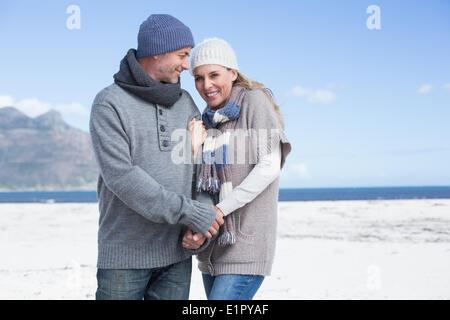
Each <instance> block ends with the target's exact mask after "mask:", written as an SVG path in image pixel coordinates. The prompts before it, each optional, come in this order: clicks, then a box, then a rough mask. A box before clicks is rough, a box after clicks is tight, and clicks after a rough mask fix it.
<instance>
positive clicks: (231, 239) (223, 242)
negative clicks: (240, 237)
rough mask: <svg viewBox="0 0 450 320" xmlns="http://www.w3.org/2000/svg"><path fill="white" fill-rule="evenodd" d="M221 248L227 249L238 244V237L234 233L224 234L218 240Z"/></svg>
mask: <svg viewBox="0 0 450 320" xmlns="http://www.w3.org/2000/svg"><path fill="white" fill-rule="evenodd" d="M217 242H218V244H219V246H221V247H225V246H229V245H232V244H235V243H236V237H235V235H234V232H233V231H228V232H223V233H222V234H221V235H220V236H219V238H218V239H217Z"/></svg>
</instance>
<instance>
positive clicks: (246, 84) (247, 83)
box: [233, 71, 284, 129]
mask: <svg viewBox="0 0 450 320" xmlns="http://www.w3.org/2000/svg"><path fill="white" fill-rule="evenodd" d="M237 74H238V76H237V78H236V80H234V82H233V86H241V87H243V88H245V89H248V90H254V89H261V90H262V91H263V92H264V94H265V95H266V96H267V98H268V99H269V100H270V102H271V103H272V105H273V108H274V109H275V112H276V114H277V116H278V119H279V120H280V122H281V126H282V127H283V129H284V120H283V116H282V115H281V111H280V108H279V107H278V105H277V104H276V103H275V100H274V98H273V93H272V91H270V89H269V88H266V86H264V85H263V84H262V83H260V82H257V81H253V80H250V79H249V78H247V77H246V76H245V75H243V74H242V73H240V72H239V71H237Z"/></svg>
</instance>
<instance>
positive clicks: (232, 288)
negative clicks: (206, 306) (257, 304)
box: [202, 274, 264, 300]
mask: <svg viewBox="0 0 450 320" xmlns="http://www.w3.org/2000/svg"><path fill="white" fill-rule="evenodd" d="M202 276H203V285H204V287H205V293H206V297H207V298H208V300H252V299H253V296H254V295H255V293H256V291H258V289H259V287H260V286H261V284H262V282H263V280H264V277H263V276H256V275H243V274H222V275H218V276H215V277H213V276H210V275H208V274H202Z"/></svg>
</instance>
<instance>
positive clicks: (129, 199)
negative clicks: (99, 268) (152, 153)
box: [90, 104, 216, 234]
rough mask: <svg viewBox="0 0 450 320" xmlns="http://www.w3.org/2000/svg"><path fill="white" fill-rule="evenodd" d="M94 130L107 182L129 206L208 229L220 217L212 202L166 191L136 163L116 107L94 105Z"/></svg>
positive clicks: (155, 217) (150, 215)
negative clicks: (133, 161) (217, 216)
mask: <svg viewBox="0 0 450 320" xmlns="http://www.w3.org/2000/svg"><path fill="white" fill-rule="evenodd" d="M90 133H91V139H92V145H93V148H94V153H95V156H96V159H97V162H98V165H99V168H100V174H101V176H102V178H103V180H104V183H105V185H106V186H107V187H108V189H110V190H111V191H112V192H113V193H114V194H115V195H116V196H117V197H118V198H119V199H120V200H121V201H122V202H124V203H125V204H126V205H127V206H128V207H129V208H131V209H132V210H134V211H135V212H137V213H138V214H140V215H142V216H143V217H144V218H146V219H148V220H150V221H153V222H156V223H168V224H183V225H186V226H188V227H190V228H191V229H193V230H195V231H197V232H200V233H202V234H205V233H206V232H207V231H208V229H209V228H210V226H211V224H212V222H213V221H214V219H215V216H216V213H215V210H214V209H213V208H212V207H211V205H209V204H207V203H201V202H198V201H195V200H192V199H189V198H187V197H185V196H183V195H179V194H176V193H174V192H171V191H168V190H166V189H165V188H164V187H163V186H162V185H161V184H159V183H158V182H157V181H156V180H155V179H153V178H152V177H151V176H150V175H149V174H148V173H147V172H146V171H144V170H143V169H142V168H140V167H139V166H136V165H134V164H133V163H132V161H131V154H130V141H129V138H128V136H127V134H126V132H125V130H124V129H123V126H122V123H121V121H120V118H119V116H118V114H117V112H116V111H115V110H114V109H113V108H112V107H110V106H107V105H100V104H94V105H93V107H92V111H91V119H90Z"/></svg>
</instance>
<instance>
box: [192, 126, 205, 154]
mask: <svg viewBox="0 0 450 320" xmlns="http://www.w3.org/2000/svg"><path fill="white" fill-rule="evenodd" d="M189 131H190V132H191V141H192V155H193V156H194V157H195V156H196V155H197V152H198V150H199V149H200V147H201V145H202V144H203V143H204V142H205V140H206V136H207V134H206V128H205V125H204V124H203V121H202V120H196V119H195V118H194V119H192V120H191V121H190V122H189Z"/></svg>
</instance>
